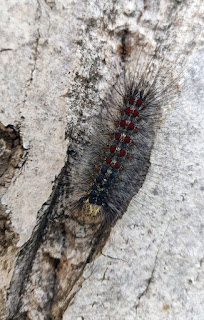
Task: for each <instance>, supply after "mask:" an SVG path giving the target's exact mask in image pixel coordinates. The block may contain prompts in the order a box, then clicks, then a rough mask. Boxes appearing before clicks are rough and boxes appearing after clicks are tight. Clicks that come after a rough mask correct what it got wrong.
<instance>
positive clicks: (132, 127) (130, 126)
mask: <svg viewBox="0 0 204 320" xmlns="http://www.w3.org/2000/svg"><path fill="white" fill-rule="evenodd" d="M134 127H135V125H134V123H133V122H130V123H129V125H128V129H129V130H133V129H134Z"/></svg>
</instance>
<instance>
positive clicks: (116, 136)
mask: <svg viewBox="0 0 204 320" xmlns="http://www.w3.org/2000/svg"><path fill="white" fill-rule="evenodd" d="M120 137H121V133H120V132H116V133H115V138H116V140H119V139H120Z"/></svg>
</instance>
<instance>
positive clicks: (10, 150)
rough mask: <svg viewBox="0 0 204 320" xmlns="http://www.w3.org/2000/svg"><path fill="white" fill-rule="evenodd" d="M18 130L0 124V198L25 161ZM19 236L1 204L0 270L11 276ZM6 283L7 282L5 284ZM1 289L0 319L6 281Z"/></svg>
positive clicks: (2, 310) (2, 313) (3, 307)
mask: <svg viewBox="0 0 204 320" xmlns="http://www.w3.org/2000/svg"><path fill="white" fill-rule="evenodd" d="M21 143H22V142H21V138H20V135H19V132H18V130H16V129H15V128H14V127H13V126H12V125H8V126H6V127H5V126H4V125H3V124H1V123H0V198H2V196H3V195H4V194H5V193H6V191H7V189H8V187H9V185H10V183H11V180H12V178H13V176H14V173H15V170H16V169H18V168H20V167H22V166H23V164H24V161H23V159H22V156H23V152H24V150H23V147H22V145H21ZM17 241H18V236H17V234H16V233H15V231H14V230H13V227H12V225H11V220H10V215H9V214H8V212H6V209H5V208H4V206H3V205H2V203H0V266H1V267H0V269H1V272H7V273H8V274H9V272H10V269H11V268H12V262H11V261H10V260H11V259H10V256H11V254H12V255H13V256H14V255H15V254H16V248H15V245H16V243H17ZM4 281H5V282H4ZM4 281H3V283H1V289H0V301H1V303H0V318H1V317H3V315H4V314H5V305H4V303H5V301H4V300H5V287H6V286H7V285H8V281H9V280H8V281H6V280H4Z"/></svg>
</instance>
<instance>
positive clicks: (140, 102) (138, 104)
mask: <svg viewBox="0 0 204 320" xmlns="http://www.w3.org/2000/svg"><path fill="white" fill-rule="evenodd" d="M141 104H142V100H141V99H138V100H137V102H136V105H137V106H138V107H140V106H141Z"/></svg>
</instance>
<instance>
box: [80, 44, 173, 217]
mask: <svg viewBox="0 0 204 320" xmlns="http://www.w3.org/2000/svg"><path fill="white" fill-rule="evenodd" d="M155 52H156V53H158V50H156V51H155ZM155 52H154V55H153V56H152V57H151V58H148V59H147V58H146V56H145V55H143V56H142V57H141V56H140V57H139V59H138V62H137V64H136V66H135V67H134V68H135V70H136V71H135V72H134V74H131V73H130V72H129V71H126V68H128V70H131V69H133V70H134V68H133V67H130V66H128V67H127V64H126V65H125V67H124V64H122V68H124V69H123V71H122V76H121V77H120V80H119V81H118V82H117V83H116V85H114V86H112V88H111V90H110V93H109V94H107V95H106V98H105V99H104V101H103V102H102V104H101V113H100V115H99V116H98V119H97V120H96V121H95V122H96V123H95V129H94V132H93V134H92V137H91V138H90V146H89V147H87V149H86V151H85V153H86V155H85V157H84V158H86V157H88V159H87V160H86V166H84V167H83V169H82V170H81V172H80V170H79V171H78V172H77V173H76V175H78V177H79V178H80V177H82V176H83V177H84V179H83V182H82V181H80V182H78V183H76V185H77V186H78V187H77V190H78V191H79V190H80V192H81V197H79V198H78V200H77V206H78V208H79V209H80V211H81V212H82V215H83V216H85V215H89V216H93V217H95V216H98V215H100V216H102V218H103V217H104V218H105V219H108V221H115V220H117V218H118V217H121V216H122V214H123V212H124V211H125V209H126V208H127V206H128V204H129V202H130V200H131V198H132V197H133V196H134V194H136V193H137V192H138V190H139V189H140V187H141V186H142V184H143V182H144V180H145V177H146V174H147V171H148V168H149V166H150V155H151V150H152V146H153V143H154V138H155V134H156V132H157V129H158V127H159V126H160V123H161V120H162V118H163V117H162V115H163V114H164V110H165V109H166V106H167V104H168V101H169V100H170V97H171V95H172V92H174V90H175V87H176V85H177V83H178V81H175V79H174V80H173V79H171V80H169V78H168V77H165V75H164V73H163V70H162V67H161V61H160V59H159V58H158V57H156V53H155ZM144 57H145V58H144ZM157 62H158V63H157ZM178 78H179V77H177V80H178ZM161 82H162V89H161Z"/></svg>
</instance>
